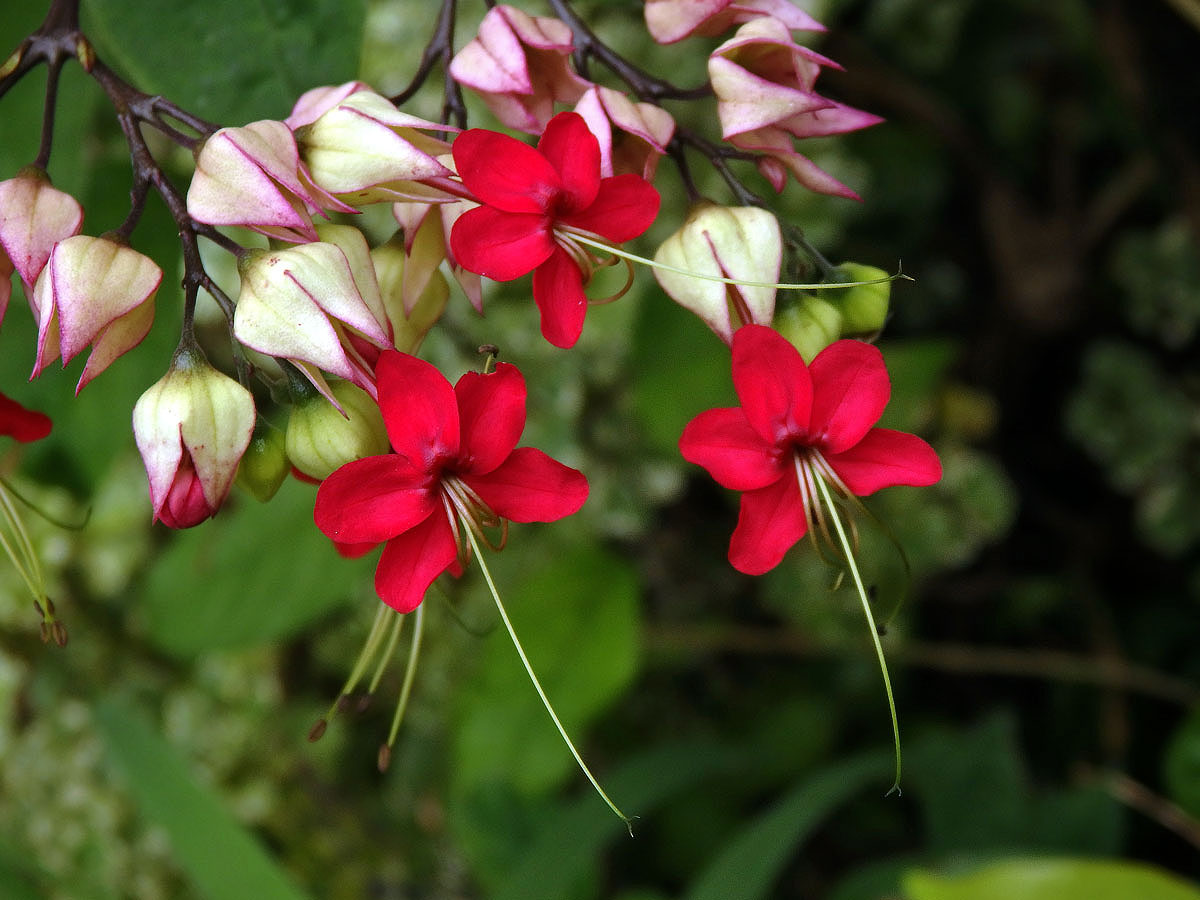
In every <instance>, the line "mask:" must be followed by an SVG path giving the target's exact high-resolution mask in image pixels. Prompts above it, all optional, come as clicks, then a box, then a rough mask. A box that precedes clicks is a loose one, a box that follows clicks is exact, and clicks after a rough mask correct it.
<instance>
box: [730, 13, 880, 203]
mask: <svg viewBox="0 0 1200 900" xmlns="http://www.w3.org/2000/svg"><path fill="white" fill-rule="evenodd" d="M823 66H828V67H831V68H841V67H840V66H838V65H837V63H835V62H833V60H830V59H828V58H826V57H824V56H822V55H821V54H819V53H816V52H815V51H812V50H809V49H808V48H807V47H803V46H801V45H800V44H797V43H796V42H795V40H794V39H793V38H792V36H791V33H790V31H789V30H788V29H787V27H786V26H785V25H784V24H783V23H781V22H779V21H778V20H776V19H774V18H770V17H765V18H758V19H754V20H752V21H750V22H748V23H746V24H745V25H743V26H742V27H741V28H739V29H738V31H737V33H736V34H735V35H734V36H733V37H732V38H730V39H729V40H728V41H726V42H725V43H723V44H722V45H721V46H719V47H718V48H717V49H716V50H714V51H713V53H712V55H711V56H710V57H709V60H708V72H709V78H710V80H711V82H712V85H713V92H714V93H715V94H716V97H717V115H718V117H719V118H720V120H721V131H722V136H723V137H724V138H725V139H726V140H728V141H729V142H730V143H731V144H733V145H734V146H735V147H738V148H740V149H742V150H748V151H751V152H754V153H760V154H762V157H761V158H760V159H759V160H758V167H759V171H760V172H762V174H763V175H764V176H765V177H766V178H767V179H768V180H769V181H770V182H771V184H772V186H773V187H774V188H775V190H777V191H779V190H782V189H783V187H784V184H785V183H786V182H787V176H788V175H789V174H791V175H792V176H794V177H795V178H796V180H797V181H799V182H800V183H801V184H803V185H804V186H805V187H807V188H809V189H810V190H813V191H816V192H818V193H822V194H833V195H836V196H842V197H849V198H852V199H858V195H857V194H856V193H854V191H852V190H851V189H850V188H848V187H846V185H844V184H842V183H841V182H840V181H838V180H837V179H836V178H834V177H833V176H831V175H829V174H828V173H827V172H825V171H823V170H822V169H820V168H819V167H818V166H817V165H816V164H815V163H813V162H812V161H811V160H810V159H808V158H807V157H805V156H803V155H801V154H799V153H797V152H796V149H795V143H794V139H795V138H806V137H825V136H828V135H833V134H843V133H845V132H848V131H855V130H857V129H860V128H866V127H868V126H870V125H875V124H877V123H879V122H881V121H883V120H882V119H881V118H879V117H878V116H875V115H872V114H871V113H866V112H863V111H862V110H858V109H854V108H853V107H850V106H846V105H845V104H841V103H836V102H834V101H832V100H829V99H827V98H825V97H822V96H821V95H820V94H818V93H817V92H816V90H815V85H816V81H817V77H818V75H819V74H820V72H821V68H822V67H823Z"/></svg>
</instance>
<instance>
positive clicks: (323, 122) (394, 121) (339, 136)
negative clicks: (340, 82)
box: [296, 90, 457, 207]
mask: <svg viewBox="0 0 1200 900" xmlns="http://www.w3.org/2000/svg"><path fill="white" fill-rule="evenodd" d="M447 130H451V131H453V130H457V129H452V128H450V127H449V126H447V125H439V124H438V123H437V122H429V121H426V120H425V119H419V118H417V117H416V116H410V115H409V114H408V113H403V112H400V110H398V109H396V107H395V106H393V105H392V103H391V102H390V101H388V100H387V99H386V98H384V97H381V96H380V95H379V94H376V93H375V92H374V91H370V90H358V91H355V92H353V93H351V94H350V95H349V96H346V97H344V98H343V99H342V100H340V101H339V102H338V103H337V104H336V105H334V106H333V107H332V108H330V109H328V110H326V111H324V112H323V113H321V115H320V116H318V117H317V119H316V120H315V121H313V122H312V123H311V124H308V125H304V126H302V127H301V128H299V129H298V130H297V131H296V141H297V143H298V145H299V147H300V153H301V155H302V157H303V159H304V162H305V163H306V164H307V166H308V170H309V173H310V174H311V175H312V178H313V180H314V181H315V182H316V183H317V184H318V185H320V186H321V188H322V189H324V190H326V191H328V192H329V193H331V194H334V195H335V196H337V197H338V198H339V199H340V200H342V201H344V202H346V203H348V204H350V205H351V206H356V207H358V206H364V205H366V204H369V203H379V202H382V201H393V200H397V199H404V198H408V197H413V196H427V195H435V196H436V195H438V194H440V193H441V192H439V191H435V190H431V189H430V188H428V187H426V186H425V185H422V184H420V181H421V179H425V178H438V177H445V176H448V175H450V174H451V171H450V169H448V168H446V167H445V166H444V165H442V164H441V163H440V162H438V160H437V157H438V156H440V155H442V154H445V153H449V152H450V145H449V144H447V143H446V142H445V141H442V140H439V139H437V138H435V137H432V136H431V135H428V134H424V133H423V132H424V131H447Z"/></svg>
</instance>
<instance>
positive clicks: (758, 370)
mask: <svg viewBox="0 0 1200 900" xmlns="http://www.w3.org/2000/svg"><path fill="white" fill-rule="evenodd" d="M733 386H734V388H735V389H736V390H737V395H738V399H739V400H741V401H742V409H743V410H744V411H745V413H746V419H747V421H749V423H750V426H751V427H752V428H753V429H754V430H755V431H757V432H758V433H759V435H760V436H761V437H762V439H763V440H764V441H766V442H767V443H768V444H775V445H779V444H782V443H783V442H784V441H786V440H787V439H788V438H789V437H799V438H803V436H804V435H806V434H807V432H808V420H809V417H810V414H811V410H812V394H813V386H812V378H811V377H810V375H809V373H808V368H807V367H806V366H805V365H804V359H803V358H802V357H801V356H800V352H799V351H798V350H797V349H796V348H795V347H793V346H792V345H791V344H789V343H788V342H787V340H786V339H785V338H783V337H782V336H780V335H779V334H778V333H777V332H775V331H772V330H771V329H770V328H767V327H766V326H764V325H743V326H742V327H741V328H739V329H738V330H737V331H735V332H734V333H733Z"/></svg>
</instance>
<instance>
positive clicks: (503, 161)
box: [450, 128, 562, 213]
mask: <svg viewBox="0 0 1200 900" xmlns="http://www.w3.org/2000/svg"><path fill="white" fill-rule="evenodd" d="M450 150H451V153H452V154H453V156H454V166H455V170H456V171H457V172H458V175H459V177H460V178H461V179H462V181H463V184H464V185H466V187H467V190H469V191H470V192H471V193H472V194H474V195H475V196H476V197H477V198H479V200H480V202H482V203H485V204H486V205H488V206H494V207H496V209H499V210H503V211H504V212H510V213H545V212H549V211H550V208H551V207H552V206H553V204H554V203H555V201H556V200H557V198H558V196H559V193H560V192H561V190H562V181H561V180H560V178H559V175H558V172H557V171H556V170H555V168H554V166H553V165H551V164H550V161H549V160H547V159H546V157H545V156H543V155H542V154H541V153H539V152H538V151H537V150H535V149H533V148H532V147H530V146H529V145H528V144H526V143H523V142H521V141H518V140H517V139H516V138H514V137H509V136H508V135H507V134H501V133H500V132H498V131H487V130H486V129H483V128H472V129H471V130H470V131H464V132H463V133H462V134H460V135H459V136H458V137H456V138H455V139H454V145H453V146H452V147H451V148H450Z"/></svg>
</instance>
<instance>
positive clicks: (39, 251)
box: [0, 166, 83, 318]
mask: <svg viewBox="0 0 1200 900" xmlns="http://www.w3.org/2000/svg"><path fill="white" fill-rule="evenodd" d="M82 224H83V207H82V206H80V205H79V201H78V200H76V199H75V198H74V197H72V196H71V195H70V194H66V193H63V192H62V191H60V190H58V189H56V188H55V187H54V186H53V185H52V184H51V183H50V177H49V176H48V175H47V174H46V173H45V172H44V171H42V170H41V169H39V168H37V167H36V166H27V167H26V168H24V169H22V170H21V171H20V172H19V173H17V175H16V176H15V177H13V178H9V179H6V180H5V181H0V277H4V276H5V275H6V274H11V272H12V270H13V269H16V272H17V274H18V275H19V276H20V277H21V281H22V282H23V283H24V285H25V294H26V296H29V295H30V294H32V293H33V286H34V285H35V284H36V283H37V280H38V275H40V274H41V272H42V269H43V268H44V267H45V265H46V261H47V260H48V259H49V258H50V251H51V250H52V249H53V248H54V245H55V244H57V243H58V242H59V241H61V240H63V239H65V238H68V237H70V236H71V235H74V234H78V233H79V228H80V226H81V225H82ZM4 257H7V260H8V265H7V266H5V265H4V264H3V259H4ZM5 269H7V273H5V272H4V270H5ZM4 280H5V281H7V280H8V279H7V277H5V278H4ZM3 316H4V302H3V298H0V318H3Z"/></svg>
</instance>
